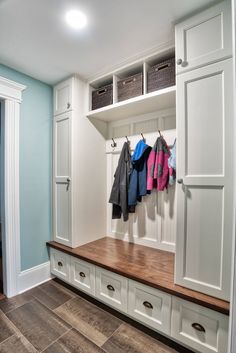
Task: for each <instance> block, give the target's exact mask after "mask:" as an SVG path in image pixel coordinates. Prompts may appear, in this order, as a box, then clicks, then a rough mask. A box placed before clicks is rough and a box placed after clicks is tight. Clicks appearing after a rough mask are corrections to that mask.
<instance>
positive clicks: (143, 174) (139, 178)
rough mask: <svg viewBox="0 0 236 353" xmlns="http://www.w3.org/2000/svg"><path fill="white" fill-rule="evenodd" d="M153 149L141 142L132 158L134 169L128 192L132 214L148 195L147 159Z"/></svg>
mask: <svg viewBox="0 0 236 353" xmlns="http://www.w3.org/2000/svg"><path fill="white" fill-rule="evenodd" d="M150 152H151V147H150V146H148V145H147V144H146V143H145V142H144V141H143V140H140V141H139V142H138V144H137V145H136V148H135V151H134V154H133V156H132V159H131V162H132V169H131V176H130V182H129V191H128V205H129V206H131V207H130V212H134V206H135V205H137V202H138V201H139V202H140V201H141V200H142V196H145V195H147V193H150V192H147V159H148V156H149V153H150Z"/></svg>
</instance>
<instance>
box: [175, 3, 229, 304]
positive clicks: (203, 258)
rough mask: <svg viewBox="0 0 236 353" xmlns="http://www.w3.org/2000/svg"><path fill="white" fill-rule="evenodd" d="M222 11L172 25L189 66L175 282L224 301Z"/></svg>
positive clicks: (225, 26)
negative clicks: (187, 56) (218, 41)
mask: <svg viewBox="0 0 236 353" xmlns="http://www.w3.org/2000/svg"><path fill="white" fill-rule="evenodd" d="M211 10H212V11H211ZM229 12H230V2H229V1H226V2H223V3H221V4H219V5H217V6H216V7H213V8H212V9H210V10H207V11H205V12H203V13H202V14H199V15H197V16H195V17H193V19H188V20H187V21H186V22H184V23H182V24H180V25H178V26H177V29H176V44H177V48H176V50H177V53H178V54H179V55H181V54H183V55H186V53H190V54H191V55H190V54H189V55H190V57H189V58H188V60H189V66H191V69H193V70H190V71H188V72H183V73H182V70H179V74H178V75H177V166H178V167H177V177H178V184H177V185H178V187H177V236H176V283H178V284H180V285H182V286H185V287H188V288H191V289H194V290H197V291H200V292H203V293H206V294H209V295H212V296H215V297H218V298H222V299H225V300H229V298H230V280H231V248H232V236H233V194H234V191H233V166H232V165H233V152H234V151H233V82H232V69H233V67H232V59H231V58H228V59H225V56H226V55H227V56H229V55H230V54H231V36H230V29H231V27H230V18H229ZM189 29H191V31H193V32H191V31H190V33H191V36H190V34H189V33H188V31H189ZM201 34H202V35H201ZM213 38H215V39H214V41H215V42H214V41H213ZM217 40H220V43H221V45H220V46H219V48H218V46H217V42H216V41H217ZM210 43H211V45H212V47H211V46H210ZM192 47H194V48H195V51H193V48H192ZM182 48H184V50H185V52H183V53H182ZM204 48H205V50H204ZM217 48H218V49H217ZM198 49H199V52H198ZM208 49H209V50H208ZM191 58H192V60H190V59H191ZM177 59H178V57H177ZM183 59H184V60H185V56H183ZM213 60H215V61H216V60H217V61H216V62H215V63H212V61H213ZM200 64H201V65H202V64H204V66H201V67H200V68H197V69H196V68H195V67H196V66H200ZM177 66H178V65H177ZM189 68H190V67H189Z"/></svg>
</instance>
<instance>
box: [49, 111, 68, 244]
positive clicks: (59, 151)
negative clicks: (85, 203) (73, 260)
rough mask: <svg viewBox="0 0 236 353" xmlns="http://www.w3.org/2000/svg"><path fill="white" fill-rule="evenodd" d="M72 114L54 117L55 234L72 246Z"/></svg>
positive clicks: (56, 238)
mask: <svg viewBox="0 0 236 353" xmlns="http://www.w3.org/2000/svg"><path fill="white" fill-rule="evenodd" d="M71 120H72V116H71V113H65V114H61V115H58V116H56V117H54V129H53V130H54V158H53V159H54V165H53V174H54V175H53V199H54V200H53V201H54V205H53V212H54V214H53V223H54V224H53V226H54V227H53V228H54V230H53V233H54V240H55V241H58V242H60V243H62V244H64V245H67V246H71V244H72V236H71Z"/></svg>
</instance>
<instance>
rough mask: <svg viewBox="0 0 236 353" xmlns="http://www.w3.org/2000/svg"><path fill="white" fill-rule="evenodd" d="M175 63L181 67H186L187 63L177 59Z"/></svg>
mask: <svg viewBox="0 0 236 353" xmlns="http://www.w3.org/2000/svg"><path fill="white" fill-rule="evenodd" d="M176 63H177V65H181V67H186V66H188V62H187V61H183V60H182V59H178V60H177V62H176Z"/></svg>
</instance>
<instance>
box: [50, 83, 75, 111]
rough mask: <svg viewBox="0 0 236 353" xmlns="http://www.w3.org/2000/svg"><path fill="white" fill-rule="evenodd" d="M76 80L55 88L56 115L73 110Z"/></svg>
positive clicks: (60, 84) (59, 84)
mask: <svg viewBox="0 0 236 353" xmlns="http://www.w3.org/2000/svg"><path fill="white" fill-rule="evenodd" d="M73 85H74V78H73V77H71V78H69V79H68V80H66V81H63V82H61V83H58V84H57V85H56V86H54V115H58V114H62V113H65V112H67V111H70V110H72V107H73V106H72V104H73V96H72V95H73Z"/></svg>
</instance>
